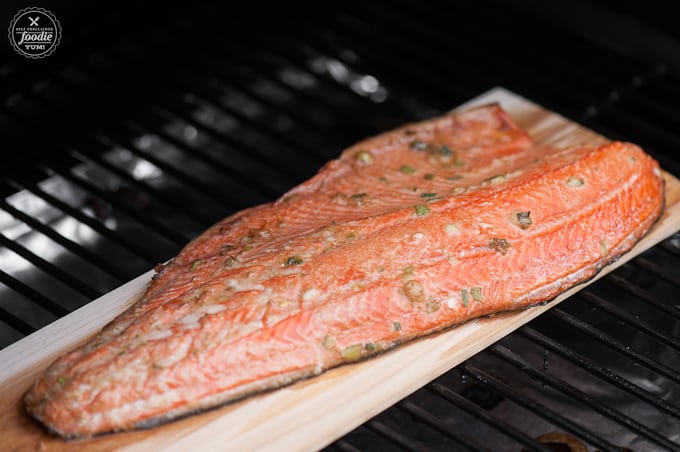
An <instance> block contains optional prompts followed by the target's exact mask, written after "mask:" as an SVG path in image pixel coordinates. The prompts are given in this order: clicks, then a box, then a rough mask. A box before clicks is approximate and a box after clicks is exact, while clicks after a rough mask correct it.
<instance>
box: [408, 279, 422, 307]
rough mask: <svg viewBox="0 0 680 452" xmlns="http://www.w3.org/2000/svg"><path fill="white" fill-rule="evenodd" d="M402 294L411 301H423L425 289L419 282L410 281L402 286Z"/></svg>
mask: <svg viewBox="0 0 680 452" xmlns="http://www.w3.org/2000/svg"><path fill="white" fill-rule="evenodd" d="M404 293H405V294H406V296H407V297H408V299H409V300H411V301H414V302H415V301H423V300H425V289H424V288H423V285H422V284H420V281H418V280H416V279H412V280H410V281H407V282H406V283H405V284H404Z"/></svg>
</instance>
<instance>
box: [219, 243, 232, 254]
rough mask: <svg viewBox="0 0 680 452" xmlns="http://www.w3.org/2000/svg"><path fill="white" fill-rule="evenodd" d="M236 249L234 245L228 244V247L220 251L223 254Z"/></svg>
mask: <svg viewBox="0 0 680 452" xmlns="http://www.w3.org/2000/svg"><path fill="white" fill-rule="evenodd" d="M234 248H235V246H234V245H229V244H227V245H222V246H221V247H220V251H222V252H227V251H231V250H233V249H234Z"/></svg>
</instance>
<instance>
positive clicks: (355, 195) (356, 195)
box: [350, 193, 367, 199]
mask: <svg viewBox="0 0 680 452" xmlns="http://www.w3.org/2000/svg"><path fill="white" fill-rule="evenodd" d="M365 196H367V195H366V193H355V194H353V195H352V196H350V198H352V199H361V198H363V197H365Z"/></svg>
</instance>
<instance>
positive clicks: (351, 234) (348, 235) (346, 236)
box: [345, 232, 356, 240]
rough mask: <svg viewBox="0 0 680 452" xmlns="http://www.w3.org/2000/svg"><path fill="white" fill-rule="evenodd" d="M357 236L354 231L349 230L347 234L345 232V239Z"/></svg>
mask: <svg viewBox="0 0 680 452" xmlns="http://www.w3.org/2000/svg"><path fill="white" fill-rule="evenodd" d="M355 237H356V235H355V234H354V232H348V233H347V234H345V240H352V239H353V238H355Z"/></svg>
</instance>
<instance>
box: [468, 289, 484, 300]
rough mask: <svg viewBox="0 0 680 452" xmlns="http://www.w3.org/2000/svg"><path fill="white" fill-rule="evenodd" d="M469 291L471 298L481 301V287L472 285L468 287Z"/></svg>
mask: <svg viewBox="0 0 680 452" xmlns="http://www.w3.org/2000/svg"><path fill="white" fill-rule="evenodd" d="M470 293H471V294H472V299H473V300H475V301H482V288H481V287H473V288H472V289H470Z"/></svg>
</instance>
